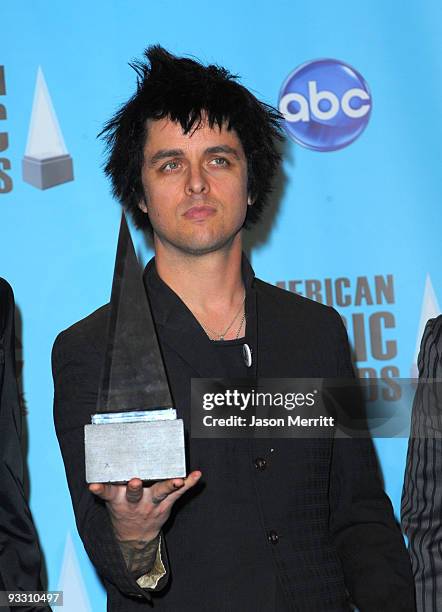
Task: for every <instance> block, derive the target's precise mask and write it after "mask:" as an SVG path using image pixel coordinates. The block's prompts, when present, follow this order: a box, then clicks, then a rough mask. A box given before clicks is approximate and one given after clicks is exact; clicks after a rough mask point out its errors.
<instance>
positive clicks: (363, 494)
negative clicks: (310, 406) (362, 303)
mask: <svg viewBox="0 0 442 612" xmlns="http://www.w3.org/2000/svg"><path fill="white" fill-rule="evenodd" d="M336 314H337V313H336ZM337 316H338V315H337ZM336 334H337V338H336V345H337V348H338V372H337V375H338V377H341V378H354V372H353V367H352V364H351V357H350V350H349V345H348V339H347V334H346V331H345V328H344V325H343V323H342V321H341V319H340V317H339V321H337V327H336ZM330 531H331V536H332V538H333V540H334V543H335V546H336V548H337V551H338V554H339V557H340V559H341V563H342V567H343V571H344V577H345V582H346V586H347V589H348V591H349V594H350V597H351V599H352V601H353V603H354V604H355V605H356V606H357V608H358V609H359V610H360V611H361V612H413V611H414V610H415V602H414V586H413V577H412V574H411V567H410V561H409V558H408V554H407V551H406V548H405V544H404V540H403V537H402V534H401V532H400V529H399V527H398V525H397V523H396V521H395V518H394V514H393V508H392V505H391V503H390V500H389V498H388V497H387V495H386V494H385V492H384V490H383V487H382V484H381V478H380V474H379V466H378V462H377V458H376V454H375V450H374V447H373V443H372V441H371V439H370V438H369V437H368V435H367V436H366V437H363V438H362V437H359V438H358V437H353V438H345V439H344V438H335V440H334V444H333V455H332V464H331V475H330Z"/></svg>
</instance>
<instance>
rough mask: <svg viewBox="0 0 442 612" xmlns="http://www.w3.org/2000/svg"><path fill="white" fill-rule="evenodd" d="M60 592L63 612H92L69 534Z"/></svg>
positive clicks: (59, 585) (59, 586) (59, 587)
mask: <svg viewBox="0 0 442 612" xmlns="http://www.w3.org/2000/svg"><path fill="white" fill-rule="evenodd" d="M58 590H59V591H63V612H91V606H90V604H89V600H88V597H87V593H86V588H85V586H84V582H83V578H82V576H81V571H80V566H79V564H78V560H77V555H76V554H75V547H74V543H73V542H72V537H71V534H70V533H69V532H68V534H67V536H66V544H65V548H64V557H63V565H62V567H61V574H60V580H59V583H58ZM60 609H61V608H60Z"/></svg>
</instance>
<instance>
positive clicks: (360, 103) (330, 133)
mask: <svg viewBox="0 0 442 612" xmlns="http://www.w3.org/2000/svg"><path fill="white" fill-rule="evenodd" d="M371 107H372V100H371V94H370V90H369V88H368V85H367V83H366V81H365V79H364V78H363V77H362V76H361V74H359V72H358V71H357V70H355V69H354V68H352V67H351V66H349V65H348V64H345V63H344V62H340V61H338V60H334V59H321V60H314V61H310V62H306V63H305V64H302V66H299V67H298V68H296V69H295V70H294V71H293V72H292V73H291V74H290V75H289V76H288V78H287V79H286V81H285V83H284V85H283V86H282V89H281V92H280V95H279V110H280V112H281V114H282V115H283V116H284V120H285V121H284V127H285V129H286V131H287V133H288V135H289V136H290V137H291V138H292V139H293V140H294V141H295V142H297V143H299V144H300V145H302V146H304V147H307V148H308V149H314V150H315V151H336V150H338V149H342V148H343V147H346V146H348V145H349V144H351V143H352V142H353V141H354V140H356V138H358V137H359V136H360V135H361V134H362V132H363V131H364V129H365V127H366V125H367V123H368V120H369V119H370V113H371Z"/></svg>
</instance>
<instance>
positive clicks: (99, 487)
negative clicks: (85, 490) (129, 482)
mask: <svg viewBox="0 0 442 612" xmlns="http://www.w3.org/2000/svg"><path fill="white" fill-rule="evenodd" d="M89 491H90V492H91V493H93V494H94V495H96V496H97V497H100V498H101V499H104V501H110V500H111V499H113V497H114V495H115V493H114V491H113V489H112V485H108V484H103V483H102V482H93V483H92V484H90V485H89Z"/></svg>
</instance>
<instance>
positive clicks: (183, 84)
mask: <svg viewBox="0 0 442 612" xmlns="http://www.w3.org/2000/svg"><path fill="white" fill-rule="evenodd" d="M129 65H130V66H131V67H132V68H133V69H134V70H135V72H136V73H137V91H136V93H135V94H134V95H133V96H132V97H131V98H130V99H129V100H128V102H126V103H125V104H123V105H122V106H121V107H120V109H119V110H118V111H117V112H116V113H115V115H114V116H113V117H111V119H110V120H109V121H107V122H106V124H105V125H104V128H103V130H102V131H101V132H100V134H99V135H98V136H99V137H102V138H103V139H104V141H105V143H106V151H107V159H106V163H105V166H104V171H105V174H106V175H107V176H108V177H109V178H110V180H111V183H112V193H113V195H114V196H115V197H116V198H117V199H118V200H119V201H120V202H121V204H122V205H123V207H124V208H125V209H126V210H127V211H128V212H129V213H130V214H131V215H132V218H133V220H134V222H135V225H136V226H137V227H139V228H145V229H150V230H151V229H152V228H151V225H150V221H149V217H148V215H146V214H145V213H143V212H142V211H141V210H140V209H139V207H138V204H139V203H140V202H142V201H143V200H144V191H143V185H142V182H141V170H142V166H143V161H144V158H143V150H144V145H145V141H146V137H148V128H147V120H148V119H152V120H155V119H163V118H169V119H171V120H172V121H176V122H177V123H179V124H180V125H181V127H182V129H183V132H184V133H188V132H191V131H192V130H194V129H197V128H198V127H199V125H200V124H201V122H202V121H203V120H204V118H205V119H206V120H207V121H208V123H209V126H210V127H214V126H215V125H217V126H218V127H220V128H221V127H222V126H223V125H224V126H226V127H227V129H233V130H234V131H235V132H236V133H237V135H238V137H239V139H240V141H241V144H242V146H243V149H244V153H245V155H246V158H247V170H248V194H249V196H250V198H251V199H252V201H253V206H248V207H247V217H246V221H245V225H246V226H248V225H250V224H252V223H254V222H255V221H256V220H257V219H258V218H259V216H260V214H261V211H262V209H263V207H264V206H265V204H266V202H267V198H268V195H269V193H270V192H271V189H272V182H273V178H274V176H275V173H276V170H277V168H278V165H279V163H280V160H281V158H280V155H279V153H278V151H277V148H276V143H277V140H281V139H282V131H281V125H280V121H281V116H280V114H279V113H278V111H277V110H276V109H275V108H273V107H271V106H269V105H268V104H265V103H264V102H261V101H259V100H258V99H257V98H256V97H255V96H254V95H253V94H252V93H250V91H249V90H248V89H246V88H245V87H244V86H243V85H240V84H239V83H238V81H237V79H238V76H237V75H233V74H231V73H229V72H228V71H227V70H226V69H225V68H222V67H219V66H215V65H209V66H204V65H203V64H201V63H199V62H197V61H195V60H193V59H189V58H183V57H176V56H174V55H172V54H170V53H168V52H167V51H166V50H165V49H164V48H163V47H161V46H159V45H153V46H150V47H148V48H147V49H146V50H145V52H144V61H138V60H137V61H134V62H133V63H131V64H129Z"/></svg>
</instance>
